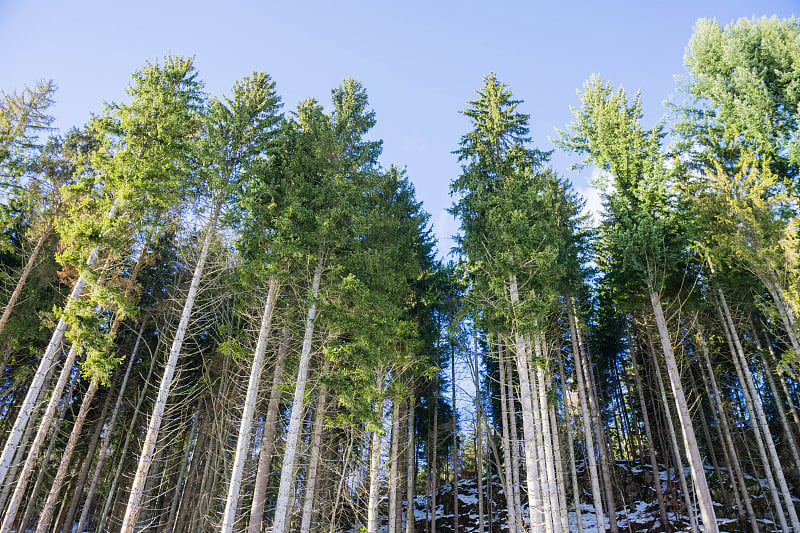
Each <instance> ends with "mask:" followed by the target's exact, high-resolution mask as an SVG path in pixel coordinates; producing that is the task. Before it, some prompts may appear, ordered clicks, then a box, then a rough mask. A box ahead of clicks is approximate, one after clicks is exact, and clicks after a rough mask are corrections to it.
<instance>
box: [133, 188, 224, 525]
mask: <svg viewBox="0 0 800 533" xmlns="http://www.w3.org/2000/svg"><path fill="white" fill-rule="evenodd" d="M221 208H222V200H221V199H220V200H217V202H216V205H215V206H214V211H213V213H212V214H211V219H210V220H209V222H208V226H207V227H206V231H205V236H204V238H203V246H202V249H201V250H200V255H199V256H198V258H197V265H196V266H195V269H194V275H193V276H192V282H191V285H190V286H189V293H188V294H187V295H186V301H185V302H184V305H183V311H182V313H181V319H180V322H179V323H178V329H177V331H176V333H175V339H174V340H173V342H172V347H171V348H170V351H169V356H168V358H167V361H166V365H165V368H164V374H163V375H162V377H161V384H160V385H159V389H158V397H157V398H156V402H155V404H154V405H153V413H152V414H151V416H150V422H149V424H148V426H147V433H146V434H145V438H144V442H143V444H142V450H141V455H140V457H139V464H138V465H137V467H136V475H135V477H134V479H133V484H132V485H131V492H130V497H129V498H128V505H127V507H126V509H125V517H124V518H123V521H122V527H121V529H120V531H121V533H132V532H133V530H134V528H135V526H136V518H137V515H138V514H139V509H140V508H141V503H142V495H143V493H144V485H145V481H146V480H147V473H148V471H149V470H150V464H151V463H152V461H153V454H154V452H155V446H156V441H157V440H158V433H159V429H160V428H161V421H162V419H163V417H164V410H165V409H166V406H167V396H168V395H169V391H170V389H171V388H172V380H173V377H174V375H175V367H176V366H177V364H178V357H179V356H180V353H181V349H182V348H183V339H184V337H185V335H186V330H187V329H188V327H189V319H190V318H191V315H192V309H193V307H194V301H195V298H196V297H197V291H198V289H199V287H200V279H201V278H202V277H203V270H204V268H205V264H206V259H207V257H208V252H209V249H210V248H211V241H212V240H213V239H214V235H215V232H214V229H215V228H216V224H217V217H218V216H219V212H220V209H221Z"/></svg>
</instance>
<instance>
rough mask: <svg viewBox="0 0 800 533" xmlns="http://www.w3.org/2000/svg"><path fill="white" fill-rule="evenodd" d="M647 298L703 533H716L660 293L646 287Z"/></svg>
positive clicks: (698, 451) (708, 494)
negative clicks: (662, 352)
mask: <svg viewBox="0 0 800 533" xmlns="http://www.w3.org/2000/svg"><path fill="white" fill-rule="evenodd" d="M650 302H651V304H652V306H653V314H654V315H655V318H656V326H657V327H658V334H659V337H660V338H661V346H662V348H663V349H664V359H665V360H666V364H667V374H668V375H669V381H670V386H671V387H672V394H673V396H674V397H675V406H676V408H677V410H678V420H680V423H681V431H682V432H683V438H684V441H685V442H686V456H687V458H688V460H689V469H690V471H691V473H692V481H693V482H694V490H695V492H696V494H697V504H698V506H699V507H700V515H701V516H702V519H703V526H704V528H705V533H717V532H718V531H719V528H718V527H717V517H716V513H715V512H714V505H713V502H712V501H711V492H710V491H709V489H708V483H707V482H706V476H705V472H704V471H703V460H702V459H701V457H700V449H699V447H698V446H697V437H696V436H695V433H694V426H693V425H692V417H691V415H690V414H689V406H688V404H687V403H686V397H685V396H684V394H683V387H682V386H681V381H680V372H679V371H678V364H677V362H676V361H675V355H674V353H673V351H672V341H670V338H669V330H668V329H667V321H666V319H665V318H664V311H663V309H662V307H661V297H660V296H659V294H658V293H657V292H656V291H655V290H654V289H653V288H652V287H650Z"/></svg>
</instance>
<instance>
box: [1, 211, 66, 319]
mask: <svg viewBox="0 0 800 533" xmlns="http://www.w3.org/2000/svg"><path fill="white" fill-rule="evenodd" d="M52 233H53V223H52V222H48V223H47V224H46V225H45V227H44V228H43V229H42V232H41V234H40V235H39V239H37V241H36V245H35V246H34V247H33V250H31V255H30V256H29V257H28V260H27V261H26V262H25V266H24V267H23V269H22V273H20V275H19V279H18V280H17V284H16V286H15V287H14V292H12V293H11V298H9V299H8V303H7V304H6V308H5V310H3V315H2V316H0V335H2V334H3V330H4V329H5V327H6V324H7V323H8V319H9V318H11V313H12V312H13V311H14V306H15V305H17V300H19V297H20V295H21V294H22V289H23V288H24V287H25V283H26V282H27V281H28V276H30V275H31V271H32V270H33V267H34V265H35V264H36V260H37V259H38V258H39V252H41V251H42V246H44V243H45V241H47V238H48V237H49V236H50V235H51V234H52Z"/></svg>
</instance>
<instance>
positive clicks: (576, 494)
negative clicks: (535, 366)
mask: <svg viewBox="0 0 800 533" xmlns="http://www.w3.org/2000/svg"><path fill="white" fill-rule="evenodd" d="M558 377H559V380H560V381H561V397H562V398H564V400H565V401H564V402H563V405H564V421H565V423H566V424H565V425H566V428H567V430H566V439H567V453H568V454H569V471H570V480H571V481H572V495H573V500H574V505H575V522H576V526H577V529H578V533H583V517H582V515H581V489H580V486H579V485H578V471H577V469H576V467H575V445H574V444H573V442H572V414H571V413H570V406H569V405H568V403H567V402H566V399H567V381H566V377H565V372H564V361H563V360H562V359H561V358H560V357H559V358H558ZM556 449H558V447H556ZM562 479H563V478H562ZM566 484H567V483H566V480H565V481H563V482H562V483H561V485H563V486H564V487H566ZM566 510H567V503H566V496H565V501H564V512H565V513H566V512H567V511H566ZM509 531H511V533H514V532H513V531H512V530H510V529H509ZM565 531H569V528H567V529H565Z"/></svg>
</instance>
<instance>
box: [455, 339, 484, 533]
mask: <svg viewBox="0 0 800 533" xmlns="http://www.w3.org/2000/svg"><path fill="white" fill-rule="evenodd" d="M476 345H477V341H476ZM475 357H476V358H477V357H478V351H477V349H476V350H475ZM479 390H480V389H476V390H475V402H476V406H477V402H478V397H479ZM450 401H451V402H452V406H453V485H452V487H453V531H454V532H455V533H458V423H457V420H456V351H455V347H454V346H453V344H452V343H451V344H450ZM476 416H477V411H476ZM477 428H478V426H477V425H476V426H475V431H476V434H477ZM476 444H477V441H476ZM476 449H477V448H476ZM476 453H477V452H476ZM475 458H476V460H477V458H478V456H477V454H476V457H475ZM477 470H478V472H477V473H478V479H480V476H481V470H480V468H478V469H477ZM480 527H481V533H483V523H481V524H480Z"/></svg>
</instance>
